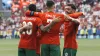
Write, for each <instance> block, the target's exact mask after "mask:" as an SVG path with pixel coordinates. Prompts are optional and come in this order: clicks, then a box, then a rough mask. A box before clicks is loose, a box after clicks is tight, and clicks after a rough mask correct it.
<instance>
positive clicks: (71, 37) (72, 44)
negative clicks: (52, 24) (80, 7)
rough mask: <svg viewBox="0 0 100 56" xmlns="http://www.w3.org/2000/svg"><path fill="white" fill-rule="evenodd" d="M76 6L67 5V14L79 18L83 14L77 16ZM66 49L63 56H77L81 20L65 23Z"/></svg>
mask: <svg viewBox="0 0 100 56" xmlns="http://www.w3.org/2000/svg"><path fill="white" fill-rule="evenodd" d="M75 12H76V6H75V5H74V4H67V5H66V6H65V13H66V14H69V15H71V16H73V17H74V18H78V17H79V16H81V15H82V13H79V14H77V13H76V14H75ZM64 25H65V27H64V49H63V56H76V53H77V42H76V36H77V31H78V26H79V20H78V19H73V20H68V21H66V22H65V23H64Z"/></svg>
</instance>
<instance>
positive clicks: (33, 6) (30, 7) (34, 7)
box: [28, 4, 36, 11]
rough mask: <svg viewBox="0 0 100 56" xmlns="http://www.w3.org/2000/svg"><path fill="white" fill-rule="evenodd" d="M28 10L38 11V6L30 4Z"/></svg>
mask: <svg viewBox="0 0 100 56" xmlns="http://www.w3.org/2000/svg"><path fill="white" fill-rule="evenodd" d="M28 9H29V10H30V11H36V5H35V4H30V5H29V6H28Z"/></svg>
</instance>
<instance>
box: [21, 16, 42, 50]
mask: <svg viewBox="0 0 100 56" xmlns="http://www.w3.org/2000/svg"><path fill="white" fill-rule="evenodd" d="M40 22H41V20H40V19H39V18H37V17H25V19H24V20H23V21H22V25H23V26H25V25H32V29H27V30H25V31H24V32H22V34H21V38H20V43H19V47H20V48H28V49H36V36H37V34H36V32H37V30H38V26H39V25H40V24H41V23H40Z"/></svg>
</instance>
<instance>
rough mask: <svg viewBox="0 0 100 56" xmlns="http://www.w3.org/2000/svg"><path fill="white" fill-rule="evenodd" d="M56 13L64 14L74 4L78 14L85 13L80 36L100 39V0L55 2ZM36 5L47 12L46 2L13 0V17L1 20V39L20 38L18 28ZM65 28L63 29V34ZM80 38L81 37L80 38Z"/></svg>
mask: <svg viewBox="0 0 100 56" xmlns="http://www.w3.org/2000/svg"><path fill="white" fill-rule="evenodd" d="M54 1H55V7H56V9H55V12H57V13H64V6H65V5H66V4H67V3H74V4H75V5H76V6H77V11H78V12H83V13H84V16H82V17H80V18H79V20H80V22H81V23H80V25H79V30H78V36H83V37H84V36H85V37H86V38H87V36H88V35H93V36H94V37H95V38H96V36H98V37H99V38H100V0H54ZM32 3H33V4H36V6H37V8H38V10H42V11H43V12H45V11H46V6H45V3H46V0H23V1H20V0H13V2H12V4H11V13H12V15H11V17H1V18H0V38H7V37H8V38H19V32H18V28H19V27H20V26H19V25H20V21H21V20H22V19H23V18H24V16H25V15H24V13H25V11H26V10H27V7H28V5H29V4H32ZM62 29H63V27H61V32H62V31H63V30H62ZM79 38H80V37H79Z"/></svg>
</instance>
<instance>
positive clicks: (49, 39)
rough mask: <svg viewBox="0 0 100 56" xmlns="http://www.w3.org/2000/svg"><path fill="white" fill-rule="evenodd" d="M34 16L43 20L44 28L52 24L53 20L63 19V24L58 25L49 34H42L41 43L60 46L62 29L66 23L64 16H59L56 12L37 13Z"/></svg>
mask: <svg viewBox="0 0 100 56" xmlns="http://www.w3.org/2000/svg"><path fill="white" fill-rule="evenodd" d="M34 15H36V16H39V17H40V18H41V20H42V23H43V25H44V26H46V25H48V24H49V23H51V22H52V20H53V18H56V17H61V19H62V20H61V22H59V23H56V24H55V25H54V26H53V27H52V28H51V29H50V31H49V32H42V34H41V37H42V38H41V43H42V44H56V45H59V44H60V39H59V32H60V27H61V25H62V24H63V22H64V15H63V14H57V13H54V12H46V13H35V14H34Z"/></svg>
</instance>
